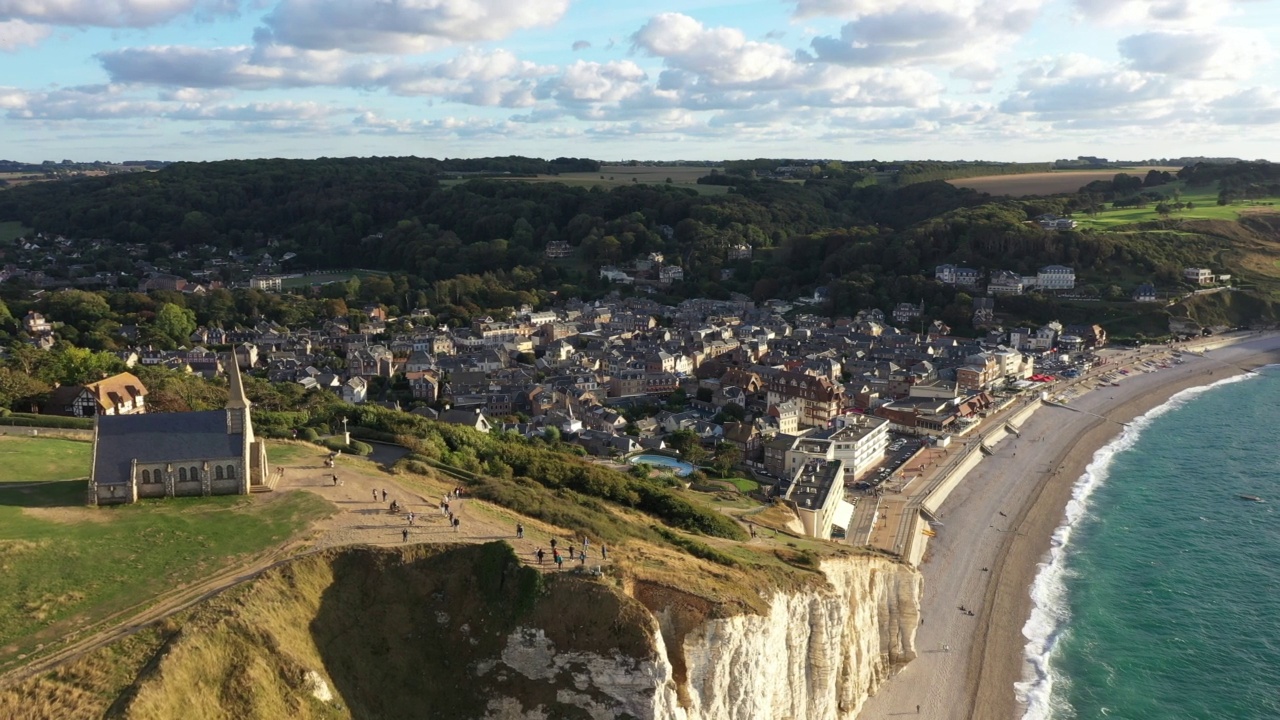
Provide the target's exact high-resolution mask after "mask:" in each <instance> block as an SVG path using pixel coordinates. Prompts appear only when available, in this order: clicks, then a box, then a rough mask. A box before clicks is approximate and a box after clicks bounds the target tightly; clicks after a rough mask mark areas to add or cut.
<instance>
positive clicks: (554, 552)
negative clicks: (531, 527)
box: [516, 524, 609, 570]
mask: <svg viewBox="0 0 1280 720" xmlns="http://www.w3.org/2000/svg"><path fill="white" fill-rule="evenodd" d="M516 537H517V538H523V537H524V525H520V524H517V525H516ZM550 544H551V562H553V563H555V565H556V569H558V570H559V569H563V568H564V563H565V556H566V555H567V556H568V559H569V561H570V562H572V561H574V560H577V561H578V563H579V564H581V565H586V564H587V549H588V548H589V547H591V540H590V539H589V538H586V537H584V538H582V547H581V549H578V550H576V551H575V550H574V546H573V545H570V546H569V547H568V548H566V549H565V553H564V554H561V552H560V547H559V544H560V543H559V541H558V540H556V539H555V538H551V543H550ZM533 555H534V557H536V558H538V564H539V565H543V564H545V563H546V559H547V552H546V551H545V550H543V549H542V548H538V549H537V550H536V551H534V553H533ZM600 559H601V560H608V559H609V549H608V547H606V546H605V544H604V543H601V544H600Z"/></svg>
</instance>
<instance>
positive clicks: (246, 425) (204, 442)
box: [89, 359, 268, 505]
mask: <svg viewBox="0 0 1280 720" xmlns="http://www.w3.org/2000/svg"><path fill="white" fill-rule="evenodd" d="M226 367H227V379H228V381H229V384H230V392H229V396H228V399H227V407H226V408H225V409H223V410H206V411H201V412H184V413H154V414H145V415H98V416H96V417H95V418H94V423H93V465H92V467H91V468H90V470H89V504H91V505H111V504H118V503H132V502H137V501H138V498H158V497H185V496H202V495H247V494H249V492H250V490H251V489H253V488H254V487H265V486H266V478H267V471H268V466H267V449H266V445H265V443H263V442H262V441H261V440H259V439H257V438H255V437H254V435H253V422H252V420H251V418H250V412H249V406H250V403H249V400H248V398H246V397H245V394H244V383H243V381H242V380H241V378H240V368H239V366H238V365H237V364H236V362H235V360H234V359H230V360H228V361H227V363H226Z"/></svg>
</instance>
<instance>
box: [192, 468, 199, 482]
mask: <svg viewBox="0 0 1280 720" xmlns="http://www.w3.org/2000/svg"><path fill="white" fill-rule="evenodd" d="M190 477H191V479H192V480H199V479H200V470H199V469H197V468H194V467H193V468H191V475H190Z"/></svg>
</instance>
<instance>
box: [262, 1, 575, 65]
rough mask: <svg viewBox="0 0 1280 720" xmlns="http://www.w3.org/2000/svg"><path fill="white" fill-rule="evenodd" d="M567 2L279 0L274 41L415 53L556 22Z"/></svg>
mask: <svg viewBox="0 0 1280 720" xmlns="http://www.w3.org/2000/svg"><path fill="white" fill-rule="evenodd" d="M569 2H570V0H536V1H534V2H530V1H529V0H281V1H280V4H279V5H277V6H276V8H275V9H274V10H273V11H272V12H271V13H270V14H269V15H268V16H267V17H266V24H267V26H268V27H269V28H270V30H271V33H272V34H273V35H274V36H275V38H276V41H277V42H280V43H283V44H287V45H294V46H297V47H301V48H307V49H311V50H336V49H341V50H348V51H351V52H361V53H421V52H427V51H430V50H436V49H439V48H442V47H445V46H448V45H451V44H454V43H459V42H472V41H482V40H497V39H501V38H504V37H507V36H508V35H510V34H511V33H513V32H515V31H517V30H522V29H527V28H536V27H547V26H549V25H553V24H554V23H556V22H557V21H558V20H559V19H560V18H561V17H562V16H563V15H564V13H565V11H566V10H568V9H569Z"/></svg>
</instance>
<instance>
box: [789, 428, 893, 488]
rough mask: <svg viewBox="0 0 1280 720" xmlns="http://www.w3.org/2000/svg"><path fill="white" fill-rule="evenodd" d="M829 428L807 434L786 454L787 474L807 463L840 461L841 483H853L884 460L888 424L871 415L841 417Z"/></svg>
mask: <svg viewBox="0 0 1280 720" xmlns="http://www.w3.org/2000/svg"><path fill="white" fill-rule="evenodd" d="M834 425H835V427H833V428H831V429H824V430H816V431H812V432H809V433H807V434H805V435H803V436H801V438H800V439H799V441H797V442H796V444H795V445H794V446H793V447H792V448H791V449H790V450H788V451H787V452H786V456H785V459H784V463H785V468H786V471H787V472H788V473H791V472H795V471H796V470H798V469H799V468H800V467H801V466H803V465H804V464H805V463H806V462H808V461H810V460H815V459H816V460H826V461H829V462H835V461H839V462H840V463H841V464H842V465H841V466H842V468H843V469H842V472H843V473H844V475H843V477H844V482H853V481H854V480H856V479H857V478H858V477H859V476H861V475H862V474H863V473H864V472H866V471H867V470H870V469H871V468H872V467H874V466H875V465H876V464H878V463H879V462H880V461H881V460H883V459H884V451H885V448H887V447H888V446H889V421H888V420H886V419H884V418H880V417H874V416H871V415H856V414H855V415H840V416H838V417H836V418H835V420H834Z"/></svg>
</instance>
